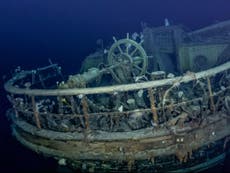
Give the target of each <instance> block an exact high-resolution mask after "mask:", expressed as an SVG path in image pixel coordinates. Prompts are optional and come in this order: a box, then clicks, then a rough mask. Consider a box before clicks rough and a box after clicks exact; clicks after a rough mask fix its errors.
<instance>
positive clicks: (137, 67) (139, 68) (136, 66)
mask: <svg viewBox="0 0 230 173" xmlns="http://www.w3.org/2000/svg"><path fill="white" fill-rule="evenodd" d="M133 66H134V67H135V68H136V69H138V70H140V71H142V68H141V67H139V66H138V65H136V64H134V65H133Z"/></svg>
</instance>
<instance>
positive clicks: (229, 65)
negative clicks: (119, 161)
mask: <svg viewBox="0 0 230 173" xmlns="http://www.w3.org/2000/svg"><path fill="white" fill-rule="evenodd" d="M228 69H230V61H229V62H226V63H224V64H222V65H219V66H217V67H214V68H211V69H208V70H205V71H201V72H197V73H194V74H193V75H189V74H185V75H184V76H179V77H174V78H170V79H162V80H157V81H148V82H142V83H133V84H124V85H114V86H106V87H94V88H73V89H26V88H17V87H15V86H14V83H15V82H16V81H17V80H19V79H22V78H23V77H25V75H22V76H23V77H22V78H20V77H19V78H12V79H10V80H9V81H7V82H6V83H5V85H4V88H5V90H6V91H8V92H10V93H12V94H25V95H31V96H68V95H80V94H83V95H87V94H101V93H113V92H124V91H132V90H139V89H146V88H150V87H160V86H164V85H173V84H174V83H176V82H179V83H182V82H184V83H186V82H190V81H192V80H196V79H201V78H206V77H210V76H214V75H216V74H217V73H220V72H223V71H226V70H228ZM24 73H25V72H24ZM28 74H29V73H28ZM19 75H20V74H19Z"/></svg>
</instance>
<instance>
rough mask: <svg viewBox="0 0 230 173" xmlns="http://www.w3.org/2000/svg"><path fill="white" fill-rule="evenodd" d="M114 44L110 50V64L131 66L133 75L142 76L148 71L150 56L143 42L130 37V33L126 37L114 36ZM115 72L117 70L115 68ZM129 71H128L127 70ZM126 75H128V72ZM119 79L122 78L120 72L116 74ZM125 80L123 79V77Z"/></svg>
mask: <svg viewBox="0 0 230 173" xmlns="http://www.w3.org/2000/svg"><path fill="white" fill-rule="evenodd" d="M113 40H114V44H113V45H112V46H111V48H110V50H109V52H108V64H109V65H116V64H120V65H121V66H125V67H126V68H127V67H129V69H131V71H132V75H134V76H141V75H144V74H145V73H146V70H147V65H148V62H147V61H148V58H147V55H146V53H145V50H144V49H143V47H142V46H141V44H142V42H143V41H141V42H140V43H137V42H136V41H134V40H132V39H130V38H129V34H127V37H126V38H125V39H121V40H117V39H116V38H115V37H113ZM115 73H117V72H116V70H115ZM127 73H128V71H127ZM127 73H126V74H125V75H128V74H127ZM116 75H117V77H118V78H117V79H118V80H119V79H120V76H121V75H120V74H116ZM121 80H122V81H124V80H123V79H121Z"/></svg>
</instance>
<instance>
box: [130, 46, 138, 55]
mask: <svg viewBox="0 0 230 173" xmlns="http://www.w3.org/2000/svg"><path fill="white" fill-rule="evenodd" d="M136 51H137V47H135V49H134V50H133V51H132V52H131V54H130V56H133V55H134V54H135V52H136Z"/></svg>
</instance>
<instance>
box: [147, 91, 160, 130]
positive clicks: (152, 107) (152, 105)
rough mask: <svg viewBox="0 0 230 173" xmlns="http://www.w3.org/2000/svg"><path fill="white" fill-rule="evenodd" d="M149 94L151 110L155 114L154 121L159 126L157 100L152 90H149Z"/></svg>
mask: <svg viewBox="0 0 230 173" xmlns="http://www.w3.org/2000/svg"><path fill="white" fill-rule="evenodd" d="M148 94H149V100H150V104H151V110H152V114H153V118H152V120H153V122H154V123H155V124H156V125H158V115H157V111H156V106H155V98H154V93H153V89H152V88H148Z"/></svg>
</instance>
